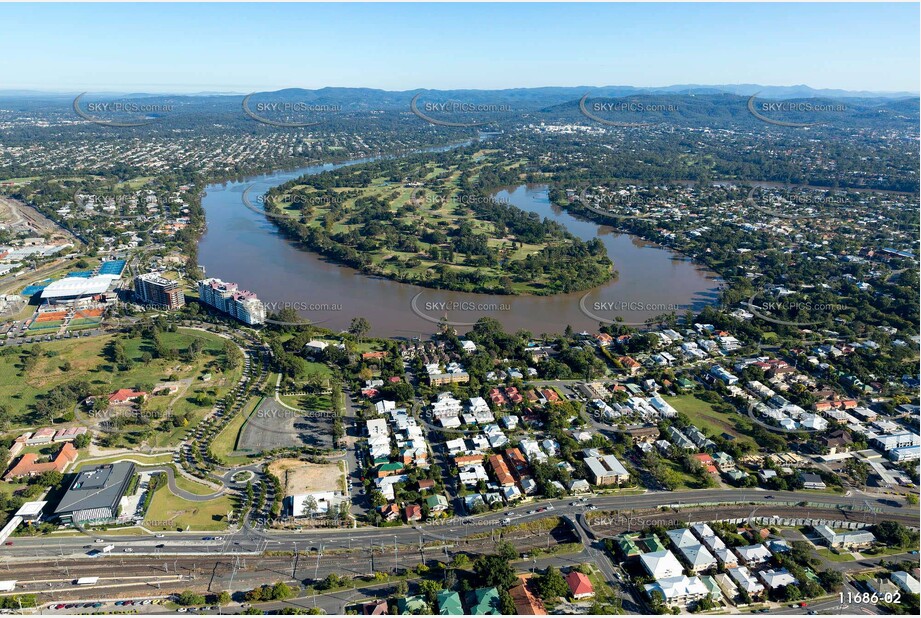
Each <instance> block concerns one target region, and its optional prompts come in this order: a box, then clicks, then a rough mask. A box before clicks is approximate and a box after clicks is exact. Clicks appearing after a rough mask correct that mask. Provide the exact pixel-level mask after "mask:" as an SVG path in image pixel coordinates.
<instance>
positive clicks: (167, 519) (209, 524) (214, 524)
mask: <svg viewBox="0 0 921 618" xmlns="http://www.w3.org/2000/svg"><path fill="white" fill-rule="evenodd" d="M232 510H233V502H232V500H231V499H230V497H229V496H220V497H219V498H215V499H213V500H208V501H206V502H191V501H189V500H183V499H182V498H179V497H177V496H174V495H173V494H172V493H171V492H170V491H169V489H168V488H166V487H163V488H161V489H159V490H157V492H156V493H155V494H154V497H153V500H151V502H150V508H148V509H147V515H146V516H145V517H144V526H145V527H146V528H149V529H150V530H186V529H189V530H200V531H215V530H224V529H226V528H227V525H228V523H227V515H228V514H229V513H230V512H231V511H232Z"/></svg>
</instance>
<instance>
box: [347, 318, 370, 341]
mask: <svg viewBox="0 0 921 618" xmlns="http://www.w3.org/2000/svg"><path fill="white" fill-rule="evenodd" d="M370 331H371V323H370V322H368V320H367V319H366V318H352V323H351V324H350V325H349V333H351V334H352V335H355V337H356V338H357V339H358V340H359V341H361V340H362V339H363V338H364V336H365V335H367V334H368V333H369V332H370Z"/></svg>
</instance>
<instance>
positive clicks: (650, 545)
mask: <svg viewBox="0 0 921 618" xmlns="http://www.w3.org/2000/svg"><path fill="white" fill-rule="evenodd" d="M640 543H642V544H643V546H644V547H645V548H646V551H648V552H654V551H665V550H666V549H668V548H667V547H665V545H663V544H662V541H660V540H659V537H657V536H656V535H654V534H651V535H649V536H647V537H646V538H645V539H641V540H640Z"/></svg>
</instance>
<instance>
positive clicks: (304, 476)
mask: <svg viewBox="0 0 921 618" xmlns="http://www.w3.org/2000/svg"><path fill="white" fill-rule="evenodd" d="M269 473H270V474H272V475H274V476H275V477H276V478H278V480H279V481H281V486H282V488H283V491H284V492H285V495H286V496H291V495H294V494H303V493H312V492H318V491H341V490H342V486H341V481H342V470H341V469H340V466H339V464H338V463H330V464H314V463H310V462H306V461H301V460H299V459H278V460H275V461H273V462H272V463H271V464H269Z"/></svg>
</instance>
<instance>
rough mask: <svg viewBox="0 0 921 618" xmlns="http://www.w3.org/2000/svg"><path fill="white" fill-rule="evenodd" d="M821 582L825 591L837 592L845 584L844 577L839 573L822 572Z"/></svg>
mask: <svg viewBox="0 0 921 618" xmlns="http://www.w3.org/2000/svg"><path fill="white" fill-rule="evenodd" d="M819 581H820V582H821V583H822V587H823V588H825V590H827V591H829V592H835V591H837V590H838V589H839V588H841V586H842V585H843V584H844V576H842V575H841V573H839V572H838V571H831V570H828V571H822V572H821V573H819Z"/></svg>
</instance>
